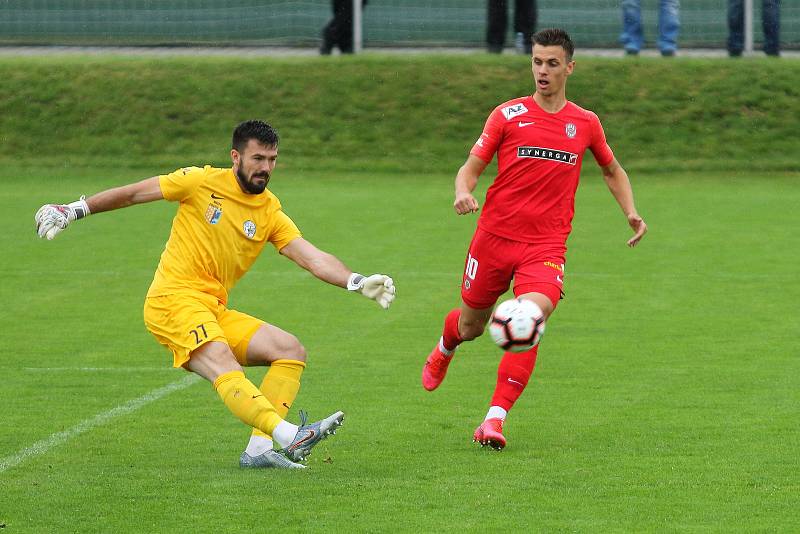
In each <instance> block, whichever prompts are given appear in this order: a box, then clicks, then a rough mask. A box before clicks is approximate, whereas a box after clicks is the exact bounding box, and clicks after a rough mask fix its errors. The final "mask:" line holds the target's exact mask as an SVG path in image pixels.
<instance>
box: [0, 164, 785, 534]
mask: <svg viewBox="0 0 800 534" xmlns="http://www.w3.org/2000/svg"><path fill="white" fill-rule="evenodd" d="M621 156H622V157H621V160H622V161H623V164H624V154H621ZM182 163H184V162H176V165H175V166H176V167H177V166H179V165H180V164H182ZM168 170H171V169H167V168H164V169H150V171H153V172H151V174H152V173H154V172H157V171H168ZM366 171H367V172H361V173H353V174H345V173H325V172H322V171H312V172H308V173H302V172H299V171H292V170H289V169H288V168H287V169H285V170H282V169H281V167H280V166H279V168H278V170H277V172H276V174H275V177H274V178H273V182H272V183H273V189H274V190H275V192H276V193H277V194H278V195H279V197H280V198H281V200H282V202H283V204H284V208H285V209H286V211H287V213H289V214H290V215H291V216H292V217H293V218H294V219H295V221H296V222H297V223H298V225H299V226H300V228H301V229H302V230H303V231H304V234H305V236H306V237H307V238H308V239H310V240H311V241H312V242H314V243H315V244H317V245H318V246H320V247H321V248H323V249H325V250H328V251H331V252H333V253H335V254H336V255H337V256H339V257H340V258H342V259H343V260H344V261H345V262H346V263H347V264H348V265H349V266H351V267H352V268H354V269H357V270H359V271H361V272H364V273H368V272H369V273H371V272H387V273H389V274H391V275H392V276H393V277H394V279H395V281H396V284H397V288H398V297H397V300H396V301H395V303H394V305H393V306H392V308H391V310H389V311H388V312H384V311H383V310H381V309H379V307H378V306H376V305H375V304H374V303H372V302H369V301H367V300H366V299H363V298H360V297H358V296H354V295H349V294H347V293H346V292H345V291H342V290H340V289H337V288H334V287H331V286H326V285H324V284H323V283H321V282H319V281H317V280H315V279H313V278H312V277H311V276H310V275H308V274H307V273H305V272H303V271H301V270H300V269H299V268H297V267H296V266H294V265H293V264H291V262H289V261H288V260H286V259H284V258H281V257H280V256H279V255H277V254H275V253H274V251H273V250H271V249H269V250H265V253H264V254H263V255H262V258H261V259H260V260H259V261H258V262H257V263H256V265H255V267H254V268H253V270H252V271H251V272H250V273H249V274H248V275H246V276H245V278H244V279H243V280H242V281H241V282H240V284H239V285H238V286H237V287H236V288H235V289H234V291H233V293H232V297H231V302H230V305H231V306H232V307H235V308H236V309H239V310H242V311H245V312H248V313H251V314H254V315H256V316H259V317H262V318H264V319H265V320H267V321H269V322H272V323H274V324H277V325H279V326H281V327H283V328H284V329H286V330H289V331H291V332H293V333H295V334H296V335H297V336H298V337H299V338H300V339H301V341H302V342H303V343H304V344H305V346H306V347H307V349H308V352H309V360H310V364H309V366H308V369H307V371H306V373H305V375H304V379H303V387H302V389H301V392H300V395H299V397H298V400H297V402H296V404H295V407H298V408H299V407H302V408H305V409H307V410H308V411H310V412H311V414H312V416H313V417H315V418H318V417H321V416H324V415H327V414H328V413H329V412H331V411H333V410H337V409H341V410H343V411H345V413H346V420H345V426H344V427H343V428H342V429H341V431H340V432H338V433H337V435H336V436H334V437H333V439H329V440H328V441H326V442H324V443H323V444H321V445H320V446H319V447H318V449H316V450H315V451H314V454H313V455H312V456H311V457H310V459H309V466H310V468H309V469H308V470H306V471H304V472H277V471H241V470H240V469H239V468H238V464H237V460H238V456H239V454H240V452H241V450H242V449H243V447H244V445H245V444H246V441H247V437H248V430H247V429H246V428H245V427H244V426H243V425H242V424H241V423H239V422H238V421H237V420H235V419H234V418H233V417H232V416H231V415H230V414H229V413H228V412H227V410H226V409H225V407H224V406H223V405H222V403H221V402H220V401H219V400H218V398H217V396H216V394H215V393H214V392H213V390H212V388H211V386H210V385H209V384H207V383H205V382H202V381H197V382H194V383H192V384H190V385H188V386H186V387H184V388H183V389H181V390H179V391H174V392H172V393H170V394H168V395H164V396H162V397H160V398H158V399H155V400H152V402H146V403H142V404H141V406H140V407H138V409H133V408H131V409H130V410H128V411H126V412H125V413H119V414H118V416H117V417H113V418H108V419H107V420H100V421H98V420H96V419H94V418H96V417H97V416H98V415H101V414H108V413H109V411H111V410H113V409H115V408H117V407H120V406H125V405H126V404H127V403H130V402H131V401H134V400H136V399H140V398H142V397H143V396H146V395H148V394H151V393H152V392H153V391H155V390H158V389H159V388H162V387H164V386H167V385H169V384H173V383H175V382H178V381H180V380H183V379H184V377H185V376H188V375H187V374H186V373H183V372H182V371H177V370H172V369H171V368H170V363H171V358H170V356H169V354H168V353H167V351H166V350H164V349H163V348H161V347H160V346H159V345H158V344H157V343H156V342H155V340H154V339H152V338H151V336H150V334H148V333H147V332H146V330H145V328H144V326H143V323H142V318H141V314H142V312H141V308H142V301H143V298H144V294H145V292H146V290H147V287H148V285H149V283H150V280H151V277H152V273H153V270H154V269H155V267H156V264H157V262H158V256H159V254H160V252H161V250H162V248H163V245H164V242H165V240H166V237H167V233H168V229H169V225H170V221H171V217H172V213H173V211H174V209H175V206H174V205H171V204H169V203H166V202H161V203H154V204H149V205H145V206H137V207H135V208H130V209H126V210H122V211H119V212H115V213H110V214H100V215H97V216H92V217H90V218H89V219H87V220H85V221H80V222H79V223H77V224H75V225H74V226H73V227H71V228H69V229H68V230H67V231H66V232H65V233H64V234H62V235H61V236H59V238H58V239H56V240H55V241H53V242H44V241H40V240H39V239H37V238H36V236H35V234H34V231H33V214H34V212H35V210H36V209H37V208H38V206H39V205H41V204H42V203H44V202H47V201H68V200H72V199H73V198H74V197H76V196H77V195H78V194H80V193H91V192H94V191H97V190H99V189H103V188H107V187H110V186H113V185H118V184H121V183H125V182H128V181H132V180H134V179H137V178H144V177H146V176H147V175H148V174H146V173H142V172H139V171H134V170H124V171H117V172H111V173H108V172H101V171H99V170H97V171H82V170H77V169H72V170H70V169H66V170H64V169H62V170H58V171H57V172H56V174H57V175H58V177H59V178H60V179H58V180H55V179H52V175H53V171H52V169H46V168H44V167H35V166H34V167H30V166H27V167H20V168H16V169H15V168H9V167H6V168H5V169H4V170H3V171H2V175H0V179H1V180H2V183H3V188H2V193H1V195H2V199H3V209H2V210H0V226H1V227H2V228H3V229H4V231H3V232H2V234H1V235H0V244H2V252H3V261H2V266H1V267H0V269H1V270H2V280H3V283H2V302H3V306H2V307H0V324H2V325H3V332H2V336H0V376H2V387H0V421H2V431H0V529H2V531H3V532H9V533H18V532H19V533H22V532H26V533H29V532H30V533H40V532H243V531H254V532H255V531H263V530H273V531H277V530H284V531H285V530H290V531H305V532H315V531H323V530H324V531H329V532H355V531H361V532H374V531H387V532H395V531H409V532H410V531H415V532H419V531H425V532H436V531H451V530H461V531H487V530H502V531H508V532H530V531H543V532H552V531H571V532H598V531H601V532H608V531H612V532H613V531H617V532H645V531H712V532H713V531H716V532H730V531H782V532H789V531H797V530H798V529H800V519H798V514H797V510H798V508H799V507H800V502H799V501H800V498H799V497H798V496H799V495H800V491H799V490H800V487H799V486H800V475H798V473H799V472H800V462H799V461H798V455H797V451H798V450H800V431H799V430H798V424H797V423H798V405H799V404H800V352H799V351H798V343H797V338H798V333H800V331H798V326H797V309H798V308H797V303H798V301H800V291H799V290H798V283H797V265H798V264H799V263H800V240H799V239H798V234H797V215H796V207H797V206H798V205H800V189H798V186H797V183H798V182H797V175H796V174H778V173H772V174H764V173H749V174H748V173H744V172H742V173H739V174H730V173H729V174H725V175H723V174H717V175H713V174H712V175H709V174H704V175H699V174H689V173H681V174H671V175H666V174H665V175H657V174H655V175H654V174H643V173H639V174H634V175H633V176H632V178H633V181H634V188H635V192H636V195H637V203H638V207H639V209H640V211H641V213H642V214H643V215H644V217H645V218H646V220H647V222H648V223H649V225H650V229H651V231H650V233H649V234H648V235H647V237H646V238H645V239H644V241H643V242H642V243H641V245H640V246H639V247H638V248H636V249H634V250H630V249H628V248H626V247H625V240H626V239H627V237H628V236H629V230H628V228H627V225H626V224H625V221H624V218H623V217H622V215H621V213H620V212H619V209H618V208H617V206H616V205H615V203H614V201H613V198H612V197H611V195H610V194H609V193H608V192H607V190H606V189H605V186H604V185H603V183H602V179H601V178H600V175H599V171H597V169H596V168H594V166H593V165H591V164H590V163H589V162H588V161H587V165H586V169H585V171H584V175H583V178H582V184H581V187H580V189H579V193H578V198H577V215H576V218H575V221H574V231H573V234H572V236H571V238H570V241H569V244H568V245H569V252H568V263H567V277H566V288H565V289H566V293H567V298H566V300H564V301H563V302H562V303H561V304H560V306H559V308H558V310H557V311H556V313H555V315H554V316H553V317H552V318H551V320H550V321H549V324H548V328H547V334H546V336H545V338H544V340H543V342H542V347H541V351H540V357H539V362H538V365H537V368H536V371H535V373H534V376H533V378H532V380H531V383H530V385H529V386H528V389H527V391H526V392H525V394H524V395H523V397H522V398H521V399H520V401H519V402H518V404H517V406H515V408H514V410H513V411H512V412H511V414H510V416H509V419H508V423H507V426H506V435H507V437H508V439H509V446H508V447H507V449H506V450H504V451H503V452H501V453H496V452H494V451H487V450H480V449H479V448H478V447H476V446H475V445H473V444H472V443H471V442H470V441H471V433H472V431H473V429H474V427H475V426H476V425H477V424H478V423H479V422H480V420H481V418H482V417H483V414H484V412H485V410H486V408H487V403H488V400H489V398H490V395H491V391H492V388H493V385H494V374H495V370H496V365H497V363H498V361H499V358H500V356H501V353H500V351H499V350H497V349H496V348H494V347H493V346H492V345H491V342H490V340H489V339H488V336H485V337H483V338H481V339H479V340H476V341H474V342H472V343H469V344H467V345H465V346H463V348H461V349H459V353H458V355H457V361H455V362H454V364H453V366H452V367H451V371H450V374H449V375H448V377H447V380H446V381H445V383H444V384H443V386H442V387H441V388H440V389H439V390H437V391H436V392H433V393H428V392H425V391H424V390H423V389H422V387H421V386H420V378H419V375H420V370H421V365H422V363H423V361H424V358H425V356H426V355H427V353H428V352H429V350H430V348H431V347H432V346H433V344H434V342H435V341H436V339H437V338H438V336H439V334H440V330H441V322H442V318H443V316H444V314H445V313H446V312H447V310H449V309H450V308H451V307H453V306H455V305H457V303H458V298H459V293H458V290H459V283H460V272H461V269H462V266H463V261H464V254H465V252H466V247H467V244H468V240H469V237H470V236H471V233H472V230H473V228H474V224H475V219H474V217H457V216H455V215H454V214H453V213H452V209H451V207H450V206H451V203H452V194H451V189H452V179H453V174H454V172H455V167H454V168H453V173H451V174H443V173H442V174H433V175H399V174H388V175H381V174H380V173H372V172H369V169H366ZM486 178H488V176H487V177H485V178H484V180H483V182H482V184H481V188H482V189H481V191H483V190H484V188H485V186H486V185H487V183H488V179H486ZM262 373H263V369H258V368H256V369H251V370H248V374H249V376H251V377H253V378H254V380H256V381H259V380H260V377H261V376H262ZM292 418H294V419H295V420H296V414H292ZM87 421H94V423H92V424H91V425H88V426H87V428H86V429H85V431H84V432H77V431H74V429H75V428H76V427H78V426H79V425H87V423H86V422H87ZM71 429H72V434H71V435H69V436H67V437H65V438H64V439H63V440H61V441H57V440H56V439H55V438H53V436H54V435H56V434H57V433H59V432H63V431H68V432H69V431H70V430H71ZM43 440H44V443H45V444H46V445H44V446H41V448H40V450H34V451H31V450H30V447H32V446H33V445H34V444H36V443H41V442H42V441H43ZM48 440H50V441H48ZM25 451H27V452H25ZM12 464H13V465H12Z"/></svg>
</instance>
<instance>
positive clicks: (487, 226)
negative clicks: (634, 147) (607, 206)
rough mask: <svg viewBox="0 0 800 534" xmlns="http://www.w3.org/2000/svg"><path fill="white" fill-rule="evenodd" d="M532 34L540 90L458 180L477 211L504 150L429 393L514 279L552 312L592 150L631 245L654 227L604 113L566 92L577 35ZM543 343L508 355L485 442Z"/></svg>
mask: <svg viewBox="0 0 800 534" xmlns="http://www.w3.org/2000/svg"><path fill="white" fill-rule="evenodd" d="M532 40H533V58H532V59H533V61H532V70H533V78H534V81H535V83H536V90H535V92H534V94H533V95H532V96H525V97H522V98H516V99H514V100H509V101H508V102H505V103H504V104H501V105H499V106H497V107H496V108H495V109H494V111H493V112H492V113H491V115H489V118H488V120H487V121H486V126H485V127H484V129H483V133H481V136H480V138H478V140H477V142H476V143H475V146H474V147H473V148H472V150H471V151H470V154H469V157H468V158H467V161H466V162H465V163H464V165H463V166H462V167H461V168H460V169H459V171H458V174H457V176H456V180H455V202H454V203H453V207H454V208H455V211H456V213H457V214H459V215H464V214H467V213H474V212H477V211H478V209H479V205H478V201H477V200H476V199H475V197H474V196H473V195H472V191H473V190H474V189H475V187H476V185H477V183H478V177H479V176H480V175H481V173H482V172H483V171H484V169H485V168H486V166H487V165H488V164H489V162H490V161H491V160H492V157H493V156H494V154H495V153H496V154H497V165H498V172H497V177H495V179H494V183H492V185H491V186H490V187H489V189H488V191H487V192H486V202H485V203H484V206H483V210H482V212H481V214H480V216H479V218H478V227H477V229H476V230H475V235H474V236H473V238H472V243H471V244H470V247H469V252H468V254H467V260H466V264H465V269H464V279H463V283H462V286H461V299H462V305H461V308H456V309H454V310H452V311H450V313H448V314H447V316H446V317H445V321H444V330H443V332H442V337H441V338H440V340H439V343H438V344H437V345H436V347H435V348H434V349H433V351H432V352H431V354H430V356H428V359H427V361H426V362H425V366H424V368H423V370H422V385H423V387H424V388H425V389H427V390H428V391H433V390H434V389H436V388H437V387H439V384H441V383H442V380H444V377H445V374H446V373H447V368H448V366H449V365H450V362H451V361H452V360H453V355H454V354H455V350H456V348H457V347H458V346H459V345H460V344H461V343H462V342H464V341H469V340H472V339H475V338H476V337H478V336H480V335H481V334H482V333H483V331H484V328H485V327H486V324H487V322H488V321H489V318H490V317H491V314H492V309H493V307H494V304H495V302H496V301H497V298H498V297H499V296H500V295H502V294H503V293H505V291H506V290H507V289H508V287H509V284H510V283H511V281H512V280H513V282H514V294H515V295H516V296H517V297H518V298H522V299H529V300H532V301H533V302H535V303H536V304H537V305H538V306H539V307H540V308H541V309H542V311H543V312H544V314H545V317H549V316H550V314H552V313H553V310H554V309H555V307H556V305H557V304H558V301H559V299H560V298H561V297H562V287H563V283H564V263H565V254H566V250H567V247H566V241H567V237H568V236H569V233H570V231H571V230H572V216H573V214H574V211H575V190H576V189H577V187H578V177H579V174H580V169H581V164H582V163H583V156H584V154H585V152H586V149H587V148H588V149H589V150H591V151H592V154H593V155H594V159H595V161H596V162H597V164H598V165H599V166H600V168H601V169H602V171H603V178H604V179H605V181H606V184H607V185H608V188H609V190H610V191H611V194H612V195H614V198H615V199H616V201H617V203H618V204H619V206H620V207H621V208H622V211H623V213H624V214H625V217H626V218H627V219H628V224H629V225H630V227H631V228H632V229H633V232H634V234H633V237H631V238H630V239H629V240H628V246H631V247H633V246H635V245H636V244H637V243H639V241H640V240H641V239H642V237H643V236H644V234H645V233H646V232H647V225H646V224H645V222H644V220H642V218H641V217H640V216H639V214H638V213H637V212H636V207H635V205H634V202H633V192H632V190H631V184H630V181H629V180H628V175H627V173H626V172H625V170H624V169H623V168H622V167H621V166H620V164H619V162H617V160H616V158H615V157H614V154H613V152H612V151H611V148H609V146H608V144H607V143H606V138H605V134H604V133H603V127H602V126H601V125H600V120H599V119H598V118H597V115H595V114H594V113H592V112H591V111H588V110H585V109H583V108H581V107H579V106H577V105H575V104H573V103H572V102H570V101H568V100H567V98H566V81H567V77H568V76H569V75H570V74H572V71H573V69H574V68H575V62H574V61H573V60H572V55H573V52H574V46H573V44H572V41H571V40H570V38H569V35H567V33H566V32H565V31H564V30H560V29H547V30H542V31H540V32H538V33H536V34H535V35H534V36H533V38H532ZM538 348H539V346H538V345H537V346H535V347H534V348H533V349H531V350H529V351H527V352H524V353H510V352H507V353H505V354H504V355H503V358H502V360H501V361H500V366H499V368H498V370H497V385H496V386H495V390H494V395H493V396H492V400H491V406H490V408H489V411H488V413H487V414H486V417H485V419H484V421H483V423H481V425H480V426H478V428H477V429H476V430H475V433H474V436H473V438H474V441H477V442H479V443H480V444H481V446H484V445H489V446H490V447H492V448H494V449H497V450H500V449H502V448H503V447H505V445H506V439H505V437H504V436H503V423H504V422H505V418H506V415H507V414H508V411H509V410H510V409H511V407H512V406H513V405H514V403H515V402H516V401H517V399H518V398H519V396H520V395H521V394H522V391H523V390H524V389H525V386H526V385H527V384H528V380H529V379H530V376H531V373H533V367H534V365H535V363H536V354H537V351H538Z"/></svg>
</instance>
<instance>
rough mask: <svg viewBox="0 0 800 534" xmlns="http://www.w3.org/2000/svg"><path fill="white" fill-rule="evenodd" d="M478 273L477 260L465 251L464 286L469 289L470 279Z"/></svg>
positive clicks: (473, 278)
mask: <svg viewBox="0 0 800 534" xmlns="http://www.w3.org/2000/svg"><path fill="white" fill-rule="evenodd" d="M476 274H478V260H476V259H475V258H473V257H472V254H469V253H467V267H466V268H465V269H464V276H465V277H466V278H467V279H466V280H464V287H465V288H467V289H469V286H470V280H475V275H476Z"/></svg>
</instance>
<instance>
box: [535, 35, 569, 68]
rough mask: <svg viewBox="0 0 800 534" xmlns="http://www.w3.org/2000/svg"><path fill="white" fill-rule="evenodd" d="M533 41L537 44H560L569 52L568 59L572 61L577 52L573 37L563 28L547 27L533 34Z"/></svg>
mask: <svg viewBox="0 0 800 534" xmlns="http://www.w3.org/2000/svg"><path fill="white" fill-rule="evenodd" d="M531 41H532V42H533V44H535V45H537V44H538V45H540V46H560V47H561V48H563V49H564V51H565V52H566V53H567V61H572V55H573V54H574V53H575V45H574V44H572V39H570V38H569V34H568V33H567V32H566V31H564V30H562V29H561V28H547V29H544V30H540V31H538V32H536V33H534V34H533V37H531Z"/></svg>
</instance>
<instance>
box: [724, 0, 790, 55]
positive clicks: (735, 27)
mask: <svg viewBox="0 0 800 534" xmlns="http://www.w3.org/2000/svg"><path fill="white" fill-rule="evenodd" d="M761 6H762V9H761V22H762V24H763V28H764V53H765V54H767V55H768V56H779V55H780V53H781V41H780V29H781V20H780V15H781V13H780V11H781V2H780V0H762V2H761ZM742 50H744V0H728V54H729V55H730V56H731V57H739V56H741V55H742Z"/></svg>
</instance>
